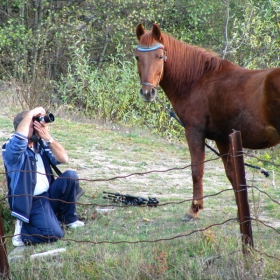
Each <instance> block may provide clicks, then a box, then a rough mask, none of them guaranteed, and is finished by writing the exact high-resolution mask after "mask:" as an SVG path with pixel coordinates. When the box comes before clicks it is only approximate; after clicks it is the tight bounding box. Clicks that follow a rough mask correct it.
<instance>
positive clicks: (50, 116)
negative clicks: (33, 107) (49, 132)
mask: <svg viewBox="0 0 280 280" xmlns="http://www.w3.org/2000/svg"><path fill="white" fill-rule="evenodd" d="M54 120H55V118H54V115H53V114H52V113H49V114H48V115H45V116H37V117H34V118H33V121H37V122H45V123H51V122H54Z"/></svg>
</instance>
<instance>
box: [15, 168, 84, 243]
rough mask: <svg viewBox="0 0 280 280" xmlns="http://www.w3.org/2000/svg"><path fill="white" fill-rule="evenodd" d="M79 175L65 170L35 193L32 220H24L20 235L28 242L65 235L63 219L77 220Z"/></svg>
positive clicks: (55, 239) (67, 222)
mask: <svg viewBox="0 0 280 280" xmlns="http://www.w3.org/2000/svg"><path fill="white" fill-rule="evenodd" d="M77 179H78V176H77V174H76V172H75V171H72V170H68V171H65V172H64V173H63V174H61V175H60V176H59V177H58V178H57V179H56V180H55V181H54V182H53V183H52V184H51V185H50V188H49V190H48V192H45V193H43V194H40V195H38V196H35V197H33V202H32V209H31V214H30V218H29V223H22V229H21V234H23V235H22V236H21V237H22V241H23V242H24V243H25V244H30V243H32V244H34V243H42V242H53V241H57V239H58V238H61V237H63V236H64V232H63V230H62V228H61V226H60V222H61V223H65V224H70V223H73V222H75V221H77V220H78V216H77V214H76V203H75V202H76V194H77V190H78V187H79V181H78V180H77ZM48 198H51V199H58V200H49V199H48ZM60 200H63V201H67V202H70V203H64V202H62V201H60ZM71 202H72V203H71ZM24 234H26V235H32V236H24Z"/></svg>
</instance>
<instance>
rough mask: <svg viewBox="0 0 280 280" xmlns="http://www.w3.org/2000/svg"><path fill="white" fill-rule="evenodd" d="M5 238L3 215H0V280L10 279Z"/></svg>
mask: <svg viewBox="0 0 280 280" xmlns="http://www.w3.org/2000/svg"><path fill="white" fill-rule="evenodd" d="M4 236H5V235H4V227H3V222H2V213H0V279H6V278H7V279H8V278H9V263H8V258H7V250H6V243H5V237H4Z"/></svg>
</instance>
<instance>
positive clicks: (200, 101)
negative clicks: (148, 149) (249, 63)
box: [135, 24, 280, 221]
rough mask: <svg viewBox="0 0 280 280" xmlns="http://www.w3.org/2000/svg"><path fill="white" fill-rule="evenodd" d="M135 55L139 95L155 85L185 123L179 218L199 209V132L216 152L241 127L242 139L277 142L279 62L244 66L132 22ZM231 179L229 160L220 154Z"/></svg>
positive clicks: (248, 143) (259, 144)
mask: <svg viewBox="0 0 280 280" xmlns="http://www.w3.org/2000/svg"><path fill="white" fill-rule="evenodd" d="M136 35H137V38H138V46H137V47H136V49H135V57H136V60H137V65H138V73H139V76H140V82H141V89H140V94H141V96H142V98H143V99H144V100H145V101H153V100H155V98H156V94H157V87H158V85H159V86H160V87H161V88H162V89H163V91H164V92H165V94H166V96H167V97H168V99H169V101H170V102H171V104H172V106H173V109H174V111H175V112H176V114H177V116H178V117H179V119H180V121H181V122H182V123H183V124H184V126H185V135H186V138H187V142H188V146H189V151H190V155H191V164H192V180H193V201H192V204H191V208H190V210H189V211H188V212H187V213H186V215H185V216H184V218H183V220H185V221H189V220H192V219H195V218H197V217H198V213H199V210H200V209H203V199H202V197H203V184H202V179H203V172H204V171H203V170H204V165H203V164H202V163H203V162H204V159H205V138H207V139H211V140H214V141H215V142H216V145H217V147H218V149H219V152H220V154H221V155H223V154H227V153H228V151H229V148H230V146H229V145H230V144H229V134H230V133H232V131H233V129H234V130H238V131H240V132H241V135H242V145H243V147H244V148H249V149H264V148H268V147H272V146H274V145H277V144H279V143H280V68H276V69H265V70H248V69H244V68H241V67H239V66H237V65H235V64H233V63H231V62H229V61H227V60H225V59H222V58H220V57H219V56H218V55H217V54H215V53H213V52H211V51H208V50H205V49H203V48H201V47H197V46H191V45H188V44H186V43H184V42H181V41H179V40H176V39H175V38H173V37H172V36H169V35H167V34H165V33H163V32H161V30H160V28H159V27H158V26H157V25H156V24H153V27H152V30H151V31H147V30H144V28H143V26H142V25H141V24H139V25H138V26H137V28H136ZM222 160H223V163H224V166H225V171H226V174H227V177H228V179H229V180H230V182H231V183H232V182H233V173H232V161H231V158H230V157H222Z"/></svg>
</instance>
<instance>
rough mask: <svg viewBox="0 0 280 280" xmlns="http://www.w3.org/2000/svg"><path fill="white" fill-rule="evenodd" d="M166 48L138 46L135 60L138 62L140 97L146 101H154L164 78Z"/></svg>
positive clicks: (157, 45) (160, 46) (156, 45)
mask: <svg viewBox="0 0 280 280" xmlns="http://www.w3.org/2000/svg"><path fill="white" fill-rule="evenodd" d="M164 57H165V54H164V46H163V45H162V44H155V45H153V46H149V47H147V46H141V45H140V46H137V47H136V49H135V58H136V60H137V67H138V74H139V77H140V84H141V86H142V87H141V89H140V95H141V96H142V98H143V99H144V101H148V102H150V101H154V100H155V98H156V95H157V87H158V85H159V83H160V81H161V79H162V77H163V69H164Z"/></svg>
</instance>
